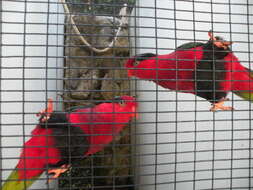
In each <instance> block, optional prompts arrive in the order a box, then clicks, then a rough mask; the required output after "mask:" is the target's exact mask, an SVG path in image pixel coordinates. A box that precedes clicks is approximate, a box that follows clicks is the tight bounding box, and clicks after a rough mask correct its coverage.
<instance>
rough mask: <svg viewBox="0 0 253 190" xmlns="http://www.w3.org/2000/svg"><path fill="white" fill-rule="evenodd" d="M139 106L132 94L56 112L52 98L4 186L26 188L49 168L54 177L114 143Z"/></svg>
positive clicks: (17, 188) (6, 188)
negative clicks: (97, 103) (107, 101)
mask: <svg viewBox="0 0 253 190" xmlns="http://www.w3.org/2000/svg"><path fill="white" fill-rule="evenodd" d="M136 109H137V102H136V101H135V98H133V97H131V96H121V97H118V98H117V99H115V100H113V101H112V103H101V104H99V105H97V106H94V107H85V108H82V107H79V108H76V109H71V111H69V112H53V104H52V100H50V101H49V103H48V106H47V109H45V110H44V111H41V112H40V113H39V116H40V119H39V121H40V122H39V124H38V125H37V126H36V128H35V129H34V130H33V131H32V137H31V138H30V139H29V140H28V141H27V142H26V143H25V144H24V146H23V150H22V152H21V155H20V160H19V162H18V164H17V166H16V168H15V170H14V171H13V172H12V173H11V174H10V176H9V178H8V179H7V180H6V182H5V183H4V185H3V186H2V188H1V189H2V190H11V189H13V190H14V189H15V190H23V189H26V188H28V187H29V186H30V185H32V183H33V182H34V181H35V180H36V179H37V178H39V176H40V175H41V174H42V173H43V172H44V171H47V170H48V168H49V170H48V173H49V174H54V175H53V177H52V178H51V179H55V178H57V177H58V176H59V175H60V174H61V173H63V172H65V171H66V170H68V169H69V167H70V164H72V163H75V162H77V161H78V159H82V158H84V157H86V156H89V155H91V154H95V153H96V152H98V151H101V150H102V149H103V148H104V147H105V146H106V145H108V144H109V143H111V142H112V140H113V136H114V135H117V134H118V133H120V131H121V130H122V129H123V128H124V126H125V125H126V124H127V123H128V122H129V121H130V120H131V119H132V118H134V117H136Z"/></svg>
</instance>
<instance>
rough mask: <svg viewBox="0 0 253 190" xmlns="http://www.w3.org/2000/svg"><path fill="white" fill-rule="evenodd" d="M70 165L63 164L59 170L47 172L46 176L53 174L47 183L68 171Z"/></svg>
mask: <svg viewBox="0 0 253 190" xmlns="http://www.w3.org/2000/svg"><path fill="white" fill-rule="evenodd" d="M69 167H70V165H67V164H64V165H62V166H61V167H60V168H56V169H50V170H48V172H47V173H48V174H49V175H50V174H53V176H52V177H51V178H50V179H49V180H48V182H50V181H52V180H53V179H56V178H58V177H59V176H60V175H61V174H62V173H64V172H66V171H67V170H68V169H69Z"/></svg>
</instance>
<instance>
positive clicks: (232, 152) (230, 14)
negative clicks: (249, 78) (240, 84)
mask: <svg viewBox="0 0 253 190" xmlns="http://www.w3.org/2000/svg"><path fill="white" fill-rule="evenodd" d="M228 6H229V10H228V11H229V34H230V40H231V41H232V34H231V31H232V26H231V25H232V21H231V16H232V12H231V11H232V10H231V0H228ZM231 51H233V49H232V47H231ZM229 64H232V61H231V63H229ZM231 70H232V71H231V72H233V68H231ZM231 80H232V81H233V78H232V79H231ZM232 81H231V82H232ZM233 99H234V98H233V93H232V100H233ZM232 107H234V106H233V101H232ZM231 120H232V124H231V139H232V140H231V150H230V157H231V158H230V159H231V162H230V189H232V188H233V163H234V162H233V154H234V142H233V139H234V111H233V110H232V112H231Z"/></svg>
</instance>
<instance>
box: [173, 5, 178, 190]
mask: <svg viewBox="0 0 253 190" xmlns="http://www.w3.org/2000/svg"><path fill="white" fill-rule="evenodd" d="M173 2H174V31H175V32H174V34H175V48H176V47H177V1H176V0H173ZM175 59H176V70H175V72H176V75H175V76H176V88H177V86H178V83H177V82H178V80H177V79H178V70H177V69H178V61H177V55H176V58H175ZM175 93H176V106H175V107H176V109H175V166H174V172H175V175H174V190H177V154H178V147H177V143H178V141H177V140H178V130H177V128H178V92H177V91H176V92H175Z"/></svg>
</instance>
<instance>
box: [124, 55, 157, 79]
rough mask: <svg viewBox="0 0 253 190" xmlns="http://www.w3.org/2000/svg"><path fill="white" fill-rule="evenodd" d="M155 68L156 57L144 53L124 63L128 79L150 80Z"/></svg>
mask: <svg viewBox="0 0 253 190" xmlns="http://www.w3.org/2000/svg"><path fill="white" fill-rule="evenodd" d="M155 66H156V55H155V54H153V53H144V54H140V55H136V56H134V57H132V58H130V59H128V60H127V61H126V64H125V67H126V69H127V72H128V73H127V74H128V77H133V76H135V77H139V78H147V79H148V78H150V76H151V73H150V72H153V71H154V69H153V68H155Z"/></svg>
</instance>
